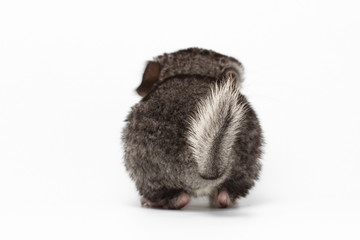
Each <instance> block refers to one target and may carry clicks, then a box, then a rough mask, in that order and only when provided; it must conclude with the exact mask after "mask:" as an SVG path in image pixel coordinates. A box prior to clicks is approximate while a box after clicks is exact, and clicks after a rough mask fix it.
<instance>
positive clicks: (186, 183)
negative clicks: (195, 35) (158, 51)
mask: <svg viewBox="0 0 360 240" xmlns="http://www.w3.org/2000/svg"><path fill="white" fill-rule="evenodd" d="M153 66H155V67H153ZM151 68H153V69H155V70H153V71H152V70H151ZM242 74H243V67H242V65H241V63H240V62H238V61H237V60H236V59H234V58H231V57H227V56H224V55H221V54H218V53H215V52H213V51H210V50H204V49H198V48H190V49H185V50H180V51H178V52H174V53H171V54H164V55H162V56H159V57H156V58H155V59H154V61H151V62H149V64H148V67H147V69H146V70H145V72H144V76H143V81H142V84H141V86H140V87H139V88H138V93H139V94H141V95H142V96H144V98H143V99H142V100H141V101H140V102H139V103H138V104H136V105H135V106H134V107H132V110H131V112H130V114H129V115H128V117H127V119H126V122H127V125H126V127H125V128H124V130H123V136H122V140H123V144H124V150H125V166H126V169H127V170H128V172H129V174H130V176H131V178H132V179H133V180H134V181H135V184H136V187H137V189H138V191H139V193H140V195H142V196H143V197H145V198H146V199H148V200H150V201H152V202H160V201H163V202H164V201H165V202H166V201H170V200H171V199H174V197H176V196H178V195H179V194H180V193H181V192H185V193H187V194H188V195H190V196H202V195H207V196H213V195H214V194H216V193H217V192H219V191H221V190H226V191H227V192H228V194H229V197H230V199H231V200H232V201H234V200H235V199H237V198H239V197H244V196H246V195H247V193H248V191H249V189H250V188H252V187H253V185H254V181H255V180H257V179H258V177H259V171H260V169H261V164H260V161H259V159H260V157H261V153H262V152H261V146H262V143H263V138H262V131H261V128H260V124H259V121H258V118H257V116H256V114H255V112H254V110H253V109H252V107H251V106H250V104H249V103H248V101H247V100H246V98H245V97H244V96H243V95H241V94H240V92H239V91H236V100H235V104H238V106H244V107H245V108H246V111H243V112H242V114H243V116H242V117H241V118H239V117H238V116H237V115H238V114H235V115H234V114H231V113H229V114H230V115H227V116H225V118H223V119H225V120H224V122H223V123H221V127H220V128H219V131H218V134H213V135H214V136H216V137H214V139H213V140H211V141H212V143H213V145H212V147H210V148H209V149H210V152H209V154H210V156H216V157H215V158H211V164H212V165H214V166H213V167H214V168H213V170H212V173H211V171H210V175H209V176H210V177H206V176H205V177H204V176H201V174H200V172H199V166H198V162H197V161H196V159H195V156H194V151H193V149H192V148H193V147H194V144H192V143H191V142H190V141H189V132H190V129H191V127H192V125H191V124H193V123H192V122H191V119H194V118H196V116H198V115H199V111H198V108H199V104H200V103H201V102H204V99H207V98H208V96H209V95H210V94H211V91H213V89H214V86H216V85H217V86H220V87H221V86H222V85H224V84H225V83H224V81H232V82H233V85H234V87H241V83H242V81H243V79H242ZM149 76H150V77H149ZM149 79H150V80H149ZM215 104H218V103H215ZM229 109H230V108H229ZM212 117H213V119H215V121H216V119H220V116H216V115H214V116H212ZM231 119H235V120H236V121H237V122H238V126H239V127H236V128H235V129H236V130H235V131H231V132H230V133H229V131H227V132H226V130H227V129H230V128H229V126H231V124H234V123H229V121H230V120H231ZM240 126H241V127H240ZM226 134H227V135H226ZM229 139H234V140H231V141H233V143H232V144H228V143H227V140H229ZM224 143H226V144H224ZM225 145H226V146H225ZM195 147H196V146H195ZM224 149H229V151H224ZM220 153H221V154H220ZM225 153H226V154H225ZM225 156H226V158H227V161H220V160H217V159H216V158H219V159H221V158H224V157H225ZM225 163H226V164H225ZM214 169H215V170H214ZM216 169H223V171H221V172H217V174H213V173H214V171H215V172H216V171H217V170H216Z"/></svg>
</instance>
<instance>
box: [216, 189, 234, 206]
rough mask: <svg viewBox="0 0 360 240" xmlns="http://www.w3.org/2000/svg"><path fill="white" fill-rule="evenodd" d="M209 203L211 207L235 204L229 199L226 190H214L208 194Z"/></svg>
mask: <svg viewBox="0 0 360 240" xmlns="http://www.w3.org/2000/svg"><path fill="white" fill-rule="evenodd" d="M210 205H211V207H213V208H227V207H232V206H234V205H235V201H233V200H231V198H230V196H229V193H228V192H227V191H226V190H224V189H223V190H220V191H215V192H214V193H213V194H212V195H211V196H210Z"/></svg>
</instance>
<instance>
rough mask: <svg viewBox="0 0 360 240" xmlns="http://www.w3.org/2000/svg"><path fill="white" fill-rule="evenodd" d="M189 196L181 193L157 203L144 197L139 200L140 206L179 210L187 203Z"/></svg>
mask: <svg viewBox="0 0 360 240" xmlns="http://www.w3.org/2000/svg"><path fill="white" fill-rule="evenodd" d="M189 199H190V198H189V195H188V194H187V193H185V192H181V193H180V194H178V195H177V196H175V197H172V198H165V199H161V200H160V201H157V202H152V201H150V200H148V199H147V198H145V197H142V198H141V205H142V206H144V207H148V208H163V209H181V208H183V207H185V206H186V204H188V202H189Z"/></svg>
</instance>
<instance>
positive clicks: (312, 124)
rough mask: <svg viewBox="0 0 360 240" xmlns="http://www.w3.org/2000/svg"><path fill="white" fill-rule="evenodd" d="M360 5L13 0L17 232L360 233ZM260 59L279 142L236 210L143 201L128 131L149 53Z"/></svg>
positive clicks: (249, 69)
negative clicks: (124, 144) (192, 50)
mask: <svg viewBox="0 0 360 240" xmlns="http://www.w3.org/2000/svg"><path fill="white" fill-rule="evenodd" d="M359 9H360V6H359V4H358V1H343V0H342V1H314V0H312V1H274V0H268V1H217V2H213V1H184V0H183V1H181V2H179V3H176V2H173V1H155V0H153V1H131V2H130V1H123V2H122V1H78V0H71V1H6V0H4V1H1V3H0V238H1V239H140V237H141V238H142V239H192V238H201V239H228V238H231V239H265V238H266V239H269V238H276V239H325V238H326V239H329V238H330V237H333V238H334V239H359V238H360V233H359V230H358V229H356V228H358V227H359V226H360V220H359V215H360V207H359V202H360V186H359V183H360V175H359V170H360V164H359V157H360V150H359V149H360V141H359V135H360V127H359V125H360V124H359V123H360V107H359V103H360V96H359V86H360V85H359V81H360V73H359V72H360V70H359V64H360V61H359V59H360V57H359V56H360V47H359V44H360V34H359V29H360V14H359ZM192 46H197V47H202V48H210V49H213V50H215V51H218V52H220V53H223V54H227V55H231V56H234V57H236V58H238V59H239V60H240V61H241V62H242V63H243V64H244V66H245V71H246V76H245V82H244V87H243V90H242V91H243V93H244V94H245V95H246V96H247V97H248V99H249V100H250V102H251V103H252V104H253V106H254V108H255V109H256V111H257V112H258V115H259V118H260V120H261V123H262V126H263V128H264V134H265V138H266V142H267V144H266V147H265V154H264V157H263V163H264V168H263V171H262V175H261V180H260V181H259V182H258V183H257V185H256V187H255V188H254V190H252V191H251V194H250V195H249V196H248V197H247V198H246V199H241V200H240V201H239V204H238V206H237V207H236V208H233V209H225V210H216V209H209V208H208V206H207V201H206V199H200V200H195V201H192V202H191V203H190V205H189V206H188V207H186V208H185V209H183V210H181V211H164V210H152V209H144V208H141V207H140V203H139V196H138V194H137V192H136V189H135V186H134V183H133V182H132V181H130V179H129V177H128V175H127V173H126V172H125V169H124V166H123V160H122V148H121V142H120V136H121V129H122V128H123V126H124V122H123V120H124V119H125V117H126V115H127V113H128V112H129V110H130V107H131V106H132V105H134V104H135V103H136V102H137V101H139V100H140V97H138V96H137V95H136V94H135V92H134V89H135V88H136V87H137V85H138V84H139V83H140V79H141V75H142V71H143V69H144V64H145V61H146V60H150V59H151V58H152V57H154V56H157V55H159V54H162V53H164V52H172V51H176V50H178V49H181V48H187V47H192Z"/></svg>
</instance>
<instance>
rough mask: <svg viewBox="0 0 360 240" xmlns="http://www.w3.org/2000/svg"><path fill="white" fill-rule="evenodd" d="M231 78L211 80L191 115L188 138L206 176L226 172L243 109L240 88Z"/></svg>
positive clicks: (241, 119)
mask: <svg viewBox="0 0 360 240" xmlns="http://www.w3.org/2000/svg"><path fill="white" fill-rule="evenodd" d="M230 80H231V79H229V80H228V81H224V82H223V83H221V84H220V85H218V84H214V85H213V86H212V87H211V90H210V92H209V94H208V96H207V97H206V98H204V99H203V100H202V101H200V102H199V103H198V105H197V108H196V111H195V113H194V115H193V116H192V117H191V118H190V127H189V132H188V135H187V140H188V143H189V145H190V148H191V150H192V153H193V156H194V158H195V160H196V162H197V164H198V167H199V173H200V176H201V177H203V178H205V179H216V178H219V177H221V175H223V173H224V172H225V170H226V168H227V166H228V164H229V160H230V154H231V151H232V147H233V144H234V142H235V139H236V135H237V133H238V132H239V131H240V127H241V123H242V122H243V119H244V116H245V113H246V105H245V104H241V103H240V102H239V97H240V93H239V90H238V89H237V88H236V87H235V86H234V85H233V81H230Z"/></svg>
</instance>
